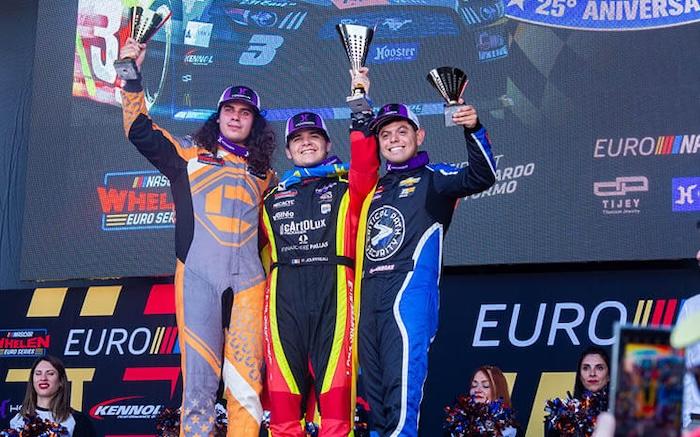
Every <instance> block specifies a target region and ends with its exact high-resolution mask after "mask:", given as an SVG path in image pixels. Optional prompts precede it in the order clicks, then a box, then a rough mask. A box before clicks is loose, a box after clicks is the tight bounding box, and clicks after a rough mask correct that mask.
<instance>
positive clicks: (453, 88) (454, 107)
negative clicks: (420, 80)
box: [426, 67, 469, 126]
mask: <svg viewBox="0 0 700 437" xmlns="http://www.w3.org/2000/svg"><path fill="white" fill-rule="evenodd" d="M426 79H428V82H430V84H431V85H432V86H434V87H435V89H436V90H438V92H439V93H440V95H441V96H442V98H443V99H445V102H446V103H445V126H455V122H454V121H452V115H453V114H454V113H455V112H457V111H458V110H459V108H462V107H464V105H460V104H459V99H460V97H462V93H464V89H465V88H467V84H468V83H469V79H467V74H466V73H465V72H463V71H462V70H460V69H459V68H454V67H439V68H434V69H432V70H430V73H428V76H426Z"/></svg>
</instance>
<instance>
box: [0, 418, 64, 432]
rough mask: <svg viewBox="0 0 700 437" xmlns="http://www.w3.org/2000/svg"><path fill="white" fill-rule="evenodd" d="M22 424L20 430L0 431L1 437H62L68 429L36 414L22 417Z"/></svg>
mask: <svg viewBox="0 0 700 437" xmlns="http://www.w3.org/2000/svg"><path fill="white" fill-rule="evenodd" d="M23 419H24V426H23V427H22V429H21V430H20V431H16V430H13V429H6V430H4V431H0V436H1V437H62V436H67V435H68V429H66V427H65V426H62V425H61V424H60V423H57V422H52V421H50V420H49V419H41V418H40V417H38V416H32V417H24V418H23Z"/></svg>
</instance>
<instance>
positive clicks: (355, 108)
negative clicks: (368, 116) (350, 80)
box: [345, 94, 372, 113]
mask: <svg viewBox="0 0 700 437" xmlns="http://www.w3.org/2000/svg"><path fill="white" fill-rule="evenodd" d="M345 101H346V102H347V104H348V106H349V107H350V111H352V112H353V113H359V112H367V111H371V110H372V105H371V104H370V103H369V100H368V99H367V96H366V95H365V94H356V95H352V96H348V97H346V98H345Z"/></svg>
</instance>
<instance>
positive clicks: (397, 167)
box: [386, 151, 430, 172]
mask: <svg viewBox="0 0 700 437" xmlns="http://www.w3.org/2000/svg"><path fill="white" fill-rule="evenodd" d="M429 162H430V158H429V157H428V152H426V151H420V152H418V153H417V154H416V156H414V157H413V158H411V159H409V160H408V161H406V162H403V163H401V164H394V163H392V162H389V161H387V162H386V171H389V172H395V171H409V170H415V169H417V168H420V167H423V166H426V165H428V163H429Z"/></svg>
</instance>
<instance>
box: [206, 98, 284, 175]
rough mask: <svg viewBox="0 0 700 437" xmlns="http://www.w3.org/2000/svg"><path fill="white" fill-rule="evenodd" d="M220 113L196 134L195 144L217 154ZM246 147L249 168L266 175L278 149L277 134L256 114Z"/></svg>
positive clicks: (212, 117) (211, 117) (213, 115)
mask: <svg viewBox="0 0 700 437" xmlns="http://www.w3.org/2000/svg"><path fill="white" fill-rule="evenodd" d="M218 119H219V112H218V111H217V112H215V113H214V114H212V115H211V116H210V117H209V118H208V119H207V121H206V122H204V124H203V125H202V127H200V128H199V129H198V130H197V131H196V132H195V133H194V134H192V139H193V140H194V142H195V144H197V145H198V146H200V147H203V148H205V149H206V150H208V151H209V152H210V153H213V154H216V151H217V150H218V148H219V142H218V140H219V133H220V131H219V123H218V122H217V120H218ZM245 146H246V147H247V148H248V167H249V168H250V170H251V172H252V173H254V174H256V175H261V176H263V175H265V174H266V173H267V171H268V170H270V168H271V166H272V165H271V164H272V154H273V153H274V152H275V148H276V147H277V143H276V139H275V132H274V131H273V130H272V127H271V126H270V124H269V123H268V122H267V120H265V117H263V116H262V115H260V114H259V113H257V112H256V113H255V118H254V119H253V128H252V129H251V131H250V136H249V137H248V141H246V144H245Z"/></svg>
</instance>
